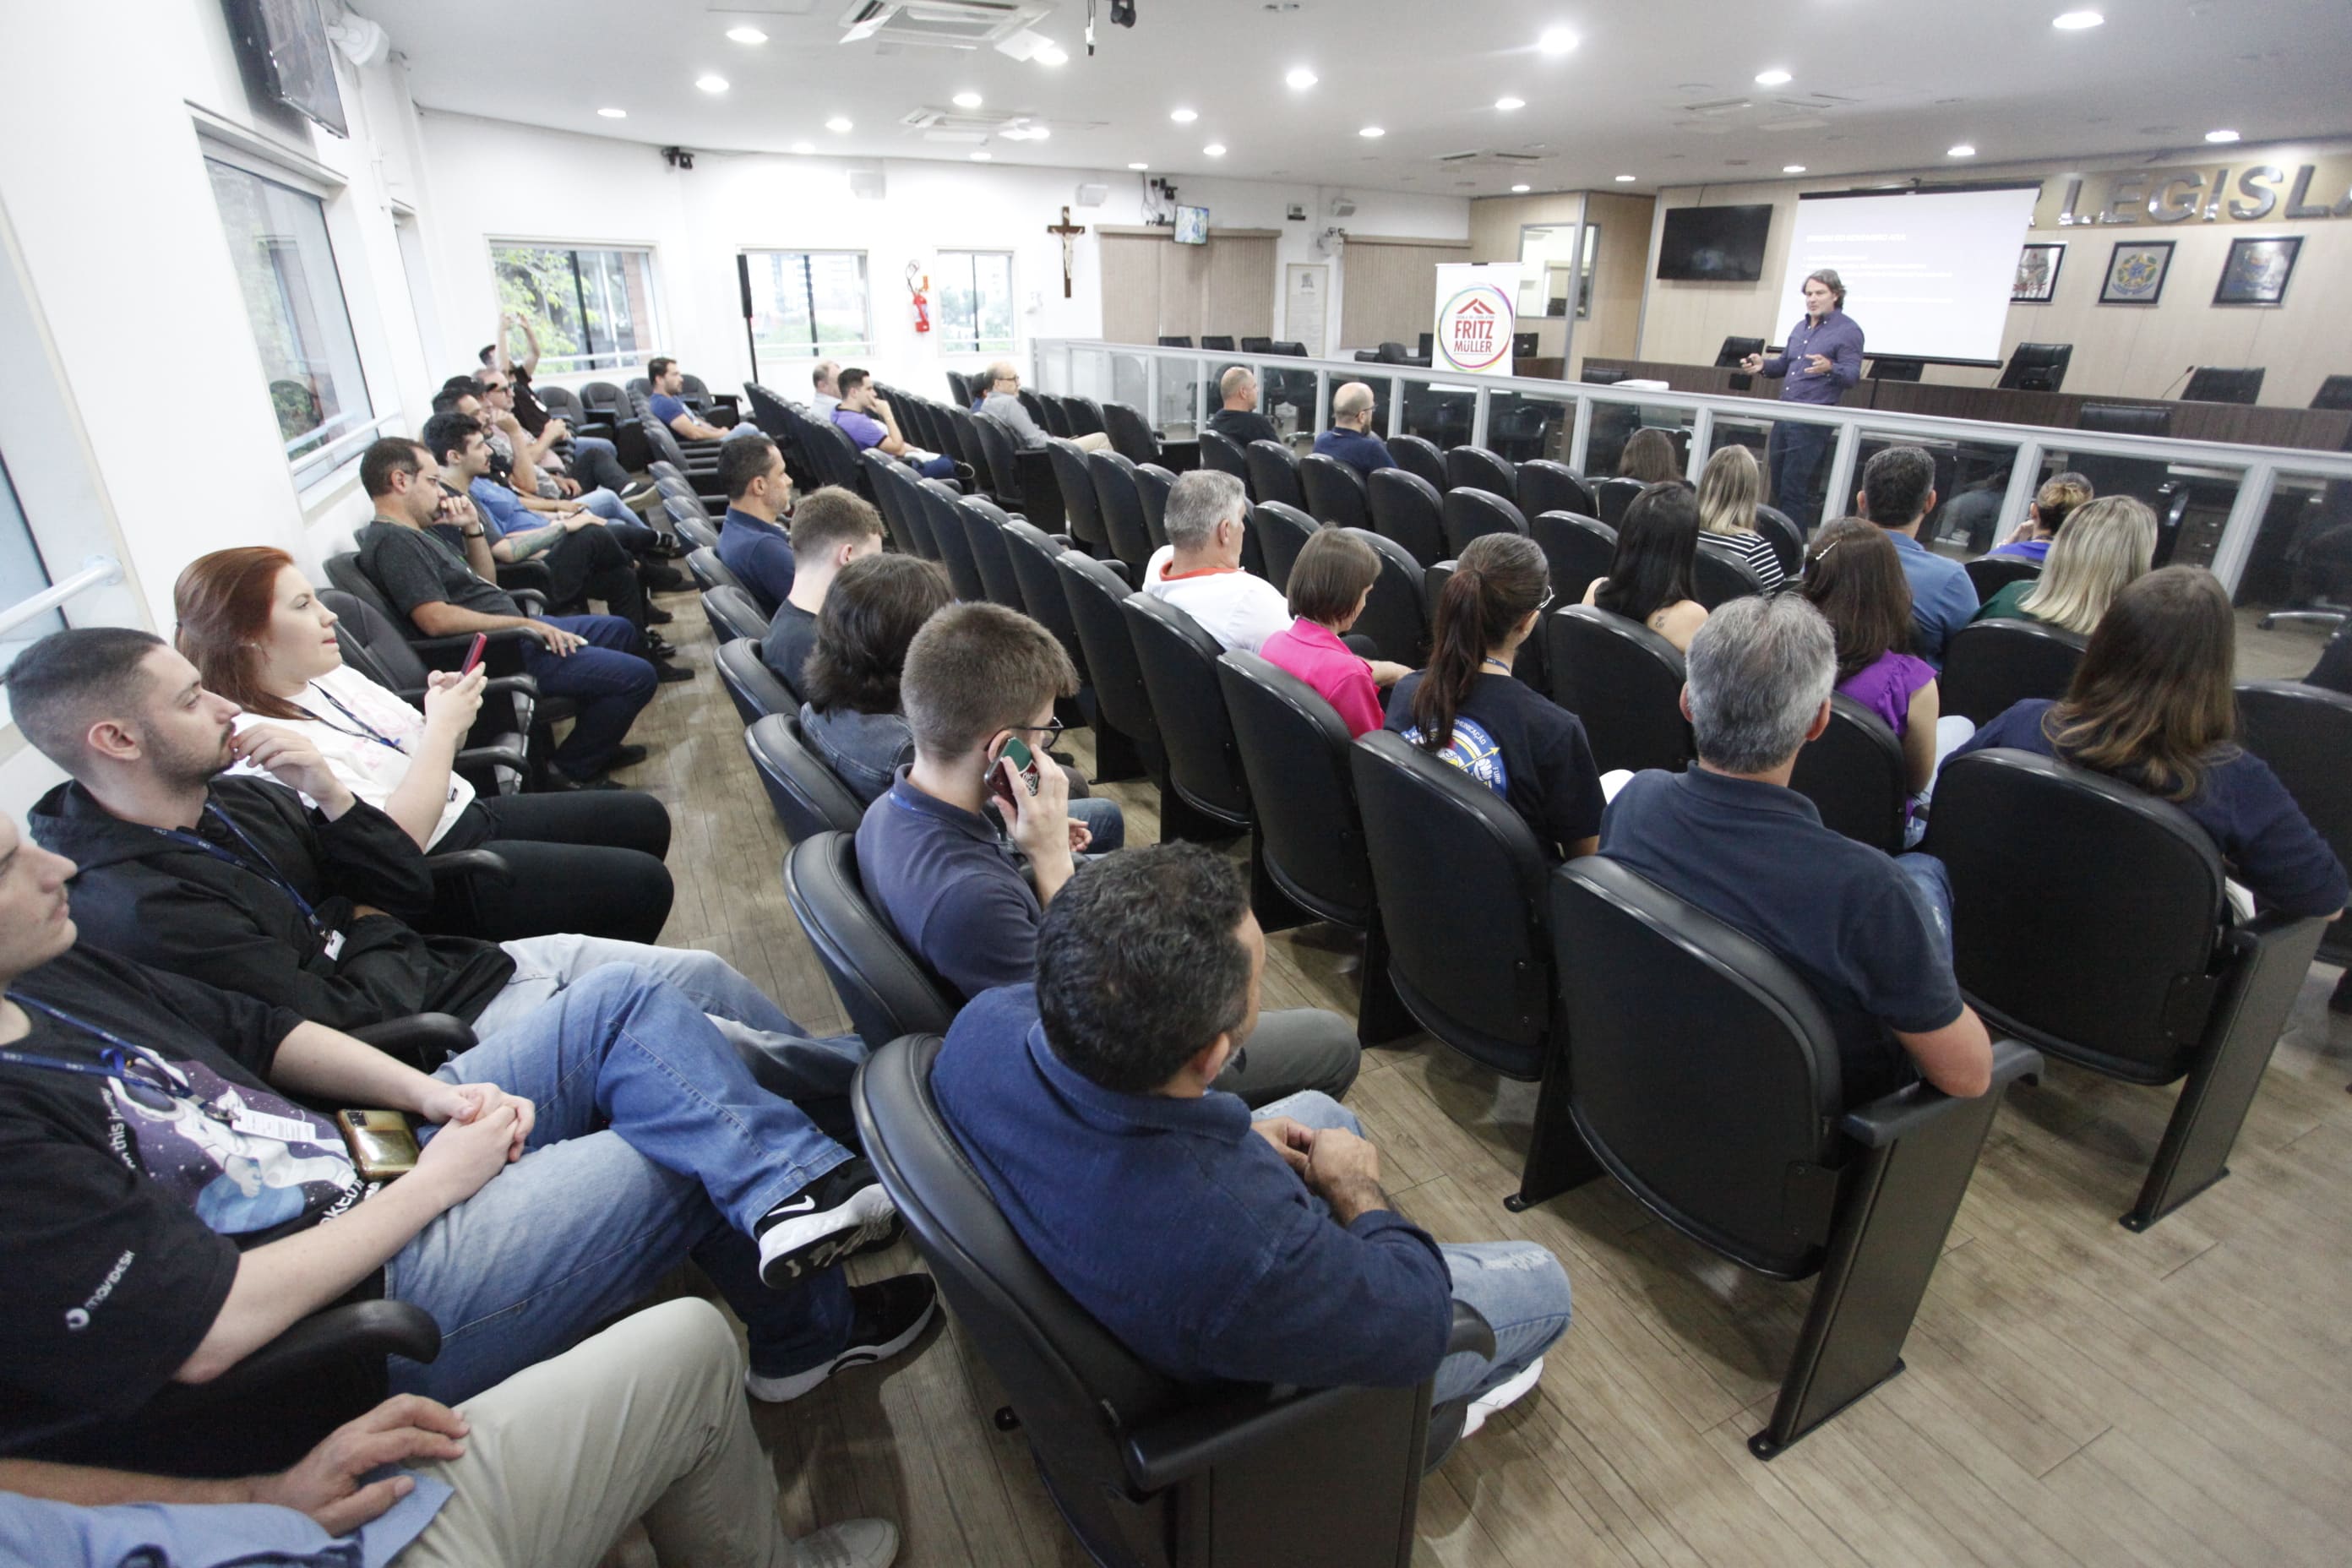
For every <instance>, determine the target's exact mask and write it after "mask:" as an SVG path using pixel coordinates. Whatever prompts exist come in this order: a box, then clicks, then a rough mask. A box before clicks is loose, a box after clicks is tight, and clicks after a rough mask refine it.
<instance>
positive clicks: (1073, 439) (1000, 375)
mask: <svg viewBox="0 0 2352 1568" xmlns="http://www.w3.org/2000/svg"><path fill="white" fill-rule="evenodd" d="M985 379H986V382H987V390H986V391H985V392H984V393H982V395H981V399H980V401H979V402H978V403H977V404H975V405H973V406H972V412H973V413H975V414H980V415H984V416H987V417H988V418H991V419H993V420H995V421H996V422H997V424H999V425H1001V426H1003V427H1004V433H1005V434H1006V435H1007V436H1009V437H1012V438H1013V446H1014V447H1016V448H1017V449H1019V450H1021V451H1025V452H1042V451H1044V450H1045V443H1046V442H1048V441H1050V440H1052V439H1053V437H1050V436H1048V435H1046V434H1045V431H1043V430H1040V429H1038V428H1037V421H1035V420H1034V419H1032V418H1031V417H1029V408H1028V405H1026V404H1024V403H1023V402H1022V401H1021V373H1020V372H1019V371H1018V370H1016V369H1014V368H1013V363H1012V362H1011V361H1009V360H998V361H997V362H996V363H994V364H992V365H990V366H989V367H988V372H987V375H986V377H985ZM1063 439H1065V440H1066V441H1068V442H1069V443H1070V444H1071V445H1072V446H1074V447H1077V449H1078V450H1079V451H1081V452H1108V451H1109V450H1110V437H1108V436H1106V435H1104V434H1103V433H1102V432H1101V431H1099V430H1089V431H1087V433H1086V434H1085V435H1083V436H1067V437H1063Z"/></svg>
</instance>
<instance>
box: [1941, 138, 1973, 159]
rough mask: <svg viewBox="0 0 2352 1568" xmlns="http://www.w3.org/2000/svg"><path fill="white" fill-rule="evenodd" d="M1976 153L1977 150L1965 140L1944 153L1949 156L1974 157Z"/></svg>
mask: <svg viewBox="0 0 2352 1568" xmlns="http://www.w3.org/2000/svg"><path fill="white" fill-rule="evenodd" d="M1976 155H1977V150H1976V149H1975V148H1974V147H1971V146H1969V144H1968V143H1967V142H1961V143H1960V144H1959V145H1958V146H1957V147H1954V148H1952V149H1951V150H1950V151H1949V152H1948V153H1945V154H1944V156H1946V157H1947V158H1973V157H1975V156H1976Z"/></svg>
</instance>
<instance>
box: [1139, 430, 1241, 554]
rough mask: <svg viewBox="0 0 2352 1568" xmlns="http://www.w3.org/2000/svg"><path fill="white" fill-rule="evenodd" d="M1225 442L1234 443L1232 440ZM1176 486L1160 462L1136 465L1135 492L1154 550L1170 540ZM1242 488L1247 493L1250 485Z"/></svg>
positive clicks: (1229, 444) (1172, 475)
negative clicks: (1170, 511)
mask: <svg viewBox="0 0 2352 1568" xmlns="http://www.w3.org/2000/svg"><path fill="white" fill-rule="evenodd" d="M1225 444H1226V445H1227V446H1232V445H1233V443H1232V442H1230V441H1228V442H1227V443H1225ZM1234 449H1235V450H1236V451H1238V450H1240V448H1239V447H1235V448H1234ZM1175 488H1176V476H1175V475H1174V474H1172V473H1170V472H1169V471H1168V470H1167V469H1166V468H1161V467H1160V465H1159V464H1157V463H1138V464H1136V465H1135V493H1136V495H1137V496H1138V497H1139V498H1140V499H1141V500H1142V502H1143V531H1144V533H1145V534H1146V535H1147V536H1148V537H1149V538H1150V541H1151V548H1152V549H1154V550H1158V549H1159V548H1160V546H1161V545H1163V544H1165V543H1167V542H1168V492H1169V491H1171V490H1172V489H1175ZM1242 489H1243V491H1244V494H1246V493H1247V491H1248V489H1249V487H1248V486H1247V485H1244V486H1243V487H1242Z"/></svg>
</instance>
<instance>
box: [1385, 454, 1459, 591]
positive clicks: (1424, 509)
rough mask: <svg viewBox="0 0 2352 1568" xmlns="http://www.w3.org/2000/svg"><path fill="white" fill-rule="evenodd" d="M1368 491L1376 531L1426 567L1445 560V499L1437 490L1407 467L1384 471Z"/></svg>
mask: <svg viewBox="0 0 2352 1568" xmlns="http://www.w3.org/2000/svg"><path fill="white" fill-rule="evenodd" d="M1365 491H1366V505H1367V509H1368V510H1370V513H1371V519H1372V525H1371V526H1372V531H1373V532H1375V533H1377V534H1379V535H1381V537H1382V538H1383V539H1391V540H1394V541H1395V542H1397V543H1398V544H1400V545H1402V546H1403V547H1404V549H1405V551H1406V552H1408V553H1409V554H1411V555H1412V558H1413V559H1414V560H1415V561H1418V562H1420V563H1421V564H1422V565H1423V566H1424V567H1429V566H1434V565H1436V564H1437V563H1439V562H1441V561H1443V560H1444V559H1445V558H1446V555H1447V551H1446V548H1445V500H1444V492H1443V491H1441V490H1440V489H1438V487H1436V486H1435V485H1433V484H1431V483H1430V482H1429V481H1428V480H1427V479H1423V477H1422V476H1421V475H1419V474H1416V473H1413V472H1412V471H1411V470H1409V469H1406V468H1381V469H1378V470H1376V471H1375V472H1374V473H1373V475H1372V477H1371V479H1370V481H1369V482H1368V483H1367V484H1366V486H1365Z"/></svg>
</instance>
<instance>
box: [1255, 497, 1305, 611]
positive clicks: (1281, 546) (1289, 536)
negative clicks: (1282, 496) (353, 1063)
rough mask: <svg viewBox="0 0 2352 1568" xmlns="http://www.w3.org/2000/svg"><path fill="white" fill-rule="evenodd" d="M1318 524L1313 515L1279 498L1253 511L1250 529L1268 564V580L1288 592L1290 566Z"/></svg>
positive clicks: (1266, 569) (1266, 572)
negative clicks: (1287, 504) (1282, 501)
mask: <svg viewBox="0 0 2352 1568" xmlns="http://www.w3.org/2000/svg"><path fill="white" fill-rule="evenodd" d="M1316 526H1317V524H1316V521H1315V520H1314V519H1313V518H1311V517H1309V516H1307V514H1306V513H1305V512H1303V511H1301V510H1298V509H1297V507H1295V506H1285V505H1283V504H1282V503H1281V502H1280V501H1278V500H1272V501H1261V502H1259V503H1258V504H1257V505H1256V506H1254V507H1252V508H1250V510H1249V529H1250V532H1251V534H1252V535H1253V536H1254V537H1255V539H1256V541H1257V549H1258V559H1259V560H1260V561H1263V562H1264V563H1265V580H1266V581H1267V582H1269V583H1271V584H1274V585H1275V586H1276V587H1277V588H1279V589H1281V590H1282V591H1283V592H1284V593H1288V592H1289V591H1290V568H1291V566H1292V565H1293V563H1296V562H1297V560H1298V552H1300V551H1302V550H1304V549H1306V548H1307V541H1308V540H1309V539H1312V538H1313V537H1315V530H1316Z"/></svg>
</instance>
